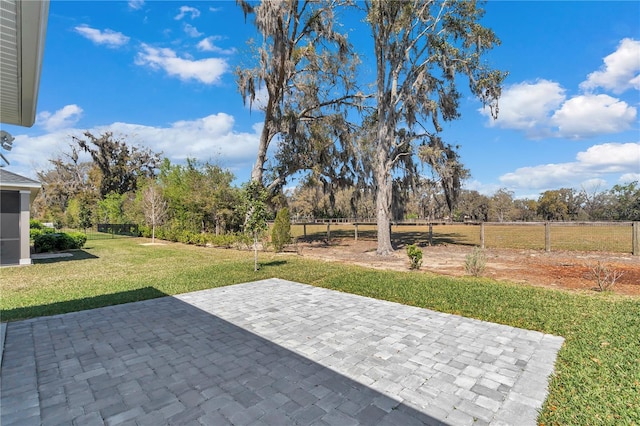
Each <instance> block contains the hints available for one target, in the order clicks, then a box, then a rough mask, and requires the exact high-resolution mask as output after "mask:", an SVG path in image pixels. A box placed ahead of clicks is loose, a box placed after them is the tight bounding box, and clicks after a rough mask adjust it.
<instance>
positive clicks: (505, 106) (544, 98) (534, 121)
mask: <svg viewBox="0 0 640 426" xmlns="http://www.w3.org/2000/svg"><path fill="white" fill-rule="evenodd" d="M564 100H565V89H563V88H562V87H561V86H560V84H558V83H556V82H553V81H548V80H538V81H536V82H535V83H527V82H524V83H518V84H513V85H511V86H508V87H506V88H505V89H504V90H503V91H502V96H501V97H500V114H499V116H498V119H497V120H491V121H490V125H492V126H499V127H503V128H508V129H518V130H525V131H527V132H528V133H536V132H538V131H539V129H540V128H541V127H545V126H546V125H547V123H548V121H549V117H550V116H551V114H552V113H553V111H554V110H555V109H556V108H558V107H559V106H560V105H561V104H562V102H563V101H564ZM480 112H481V113H482V114H484V115H486V116H490V113H489V111H488V110H486V109H481V110H480Z"/></svg>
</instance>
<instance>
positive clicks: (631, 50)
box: [580, 38, 640, 94]
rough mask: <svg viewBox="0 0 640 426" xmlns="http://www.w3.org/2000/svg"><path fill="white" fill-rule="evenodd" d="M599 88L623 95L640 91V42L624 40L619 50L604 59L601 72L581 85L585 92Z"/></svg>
mask: <svg viewBox="0 0 640 426" xmlns="http://www.w3.org/2000/svg"><path fill="white" fill-rule="evenodd" d="M598 87H602V88H603V89H607V90H611V91H612V92H613V93H615V94H621V93H623V92H624V91H626V90H629V89H635V90H640V41H639V40H633V39H630V38H625V39H623V40H622V41H621V42H620V44H619V45H618V49H617V50H616V51H615V52H613V53H612V54H610V55H609V56H607V57H605V58H604V65H603V66H602V68H601V70H600V71H595V72H592V73H591V74H589V75H588V76H587V80H586V81H584V82H582V83H581V84H580V88H581V89H583V90H591V89H595V88H598Z"/></svg>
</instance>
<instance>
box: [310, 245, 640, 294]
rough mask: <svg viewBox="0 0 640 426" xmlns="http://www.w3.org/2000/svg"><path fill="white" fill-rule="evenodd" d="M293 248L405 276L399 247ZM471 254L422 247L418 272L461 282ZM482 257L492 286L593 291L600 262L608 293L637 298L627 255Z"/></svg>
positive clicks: (502, 252)
mask: <svg viewBox="0 0 640 426" xmlns="http://www.w3.org/2000/svg"><path fill="white" fill-rule="evenodd" d="M297 248H298V252H299V253H300V254H301V255H302V256H305V257H310V258H315V259H322V260H327V261H333V262H344V263H350V264H354V265H360V266H364V267H369V268H376V269H389V270H399V271H406V270H409V259H408V257H407V255H406V254H405V250H404V247H398V248H397V250H396V252H395V253H393V254H392V255H390V256H377V255H376V253H375V251H376V242H375V241H372V240H359V241H354V240H353V239H346V238H345V239H333V240H331V242H330V243H328V242H327V241H309V242H298V244H297ZM472 249H473V248H472V247H470V246H461V245H437V246H432V247H422V251H423V262H422V268H421V269H420V270H421V271H430V272H435V273H438V274H444V275H451V276H463V275H465V269H464V262H465V257H466V256H467V255H468V254H469V253H470V252H471V251H472ZM485 253H486V255H487V266H486V269H485V272H484V274H483V275H484V276H486V277H490V278H493V279H496V280H506V281H510V282H515V283H527V284H531V285H537V286H544V287H550V288H561V289H567V290H577V291H579V290H593V288H594V287H595V286H596V282H595V281H594V280H593V279H592V278H591V268H592V266H593V265H595V264H596V263H597V262H602V263H603V264H604V265H606V266H607V267H608V268H609V269H611V270H616V271H619V272H622V276H621V277H620V278H619V279H618V280H617V282H616V285H615V286H614V288H613V291H614V292H615V293H617V294H623V295H630V296H640V257H638V256H632V255H631V254H621V253H602V252H568V251H567V252H564V251H554V252H551V253H546V252H544V251H536V250H508V249H487V250H486V252H485Z"/></svg>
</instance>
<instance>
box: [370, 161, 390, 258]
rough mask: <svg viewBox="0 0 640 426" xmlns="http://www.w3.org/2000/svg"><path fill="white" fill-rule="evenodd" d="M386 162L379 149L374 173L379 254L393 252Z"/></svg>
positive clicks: (388, 176)
mask: <svg viewBox="0 0 640 426" xmlns="http://www.w3.org/2000/svg"><path fill="white" fill-rule="evenodd" d="M386 163H387V159H386V155H385V152H384V151H379V152H378V161H377V164H376V165H375V171H374V175H375V180H376V219H377V223H378V249H377V250H376V254H378V255H380V256H386V255H389V254H391V253H393V246H392V245H391V229H390V228H389V222H390V219H391V218H390V217H389V216H390V212H391V191H392V180H391V174H390V173H389V172H387V164H386Z"/></svg>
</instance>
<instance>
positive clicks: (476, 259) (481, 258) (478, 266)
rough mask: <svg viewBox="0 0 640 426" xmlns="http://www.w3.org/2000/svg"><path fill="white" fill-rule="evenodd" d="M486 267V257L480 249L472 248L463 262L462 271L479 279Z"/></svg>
mask: <svg viewBox="0 0 640 426" xmlns="http://www.w3.org/2000/svg"><path fill="white" fill-rule="evenodd" d="M486 266H487V256H486V255H485V253H484V250H482V249H481V248H480V247H474V249H473V251H472V252H471V253H469V254H468V255H467V256H466V257H465V260H464V270H465V271H467V274H469V275H473V276H474V277H479V276H480V275H482V273H483V272H484V268H485V267H486Z"/></svg>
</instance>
